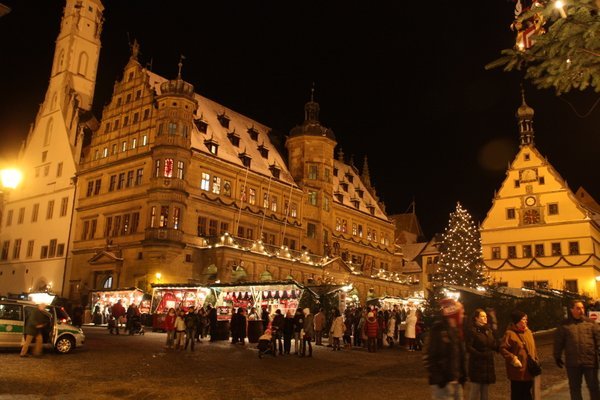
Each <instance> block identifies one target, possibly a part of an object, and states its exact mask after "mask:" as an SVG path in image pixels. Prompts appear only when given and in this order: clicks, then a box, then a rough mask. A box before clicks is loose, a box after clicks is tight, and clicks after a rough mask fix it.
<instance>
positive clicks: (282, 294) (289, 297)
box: [210, 280, 318, 319]
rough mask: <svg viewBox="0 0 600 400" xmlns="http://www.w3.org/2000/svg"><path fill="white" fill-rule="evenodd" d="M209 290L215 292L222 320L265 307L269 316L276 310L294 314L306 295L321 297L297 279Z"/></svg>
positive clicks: (234, 284) (219, 286) (234, 285)
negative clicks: (238, 311) (238, 310)
mask: <svg viewBox="0 0 600 400" xmlns="http://www.w3.org/2000/svg"><path fill="white" fill-rule="evenodd" d="M210 287H211V289H213V290H215V293H216V297H217V302H216V306H217V309H218V310H219V319H227V318H231V314H232V313H233V312H234V311H235V310H237V309H238V308H239V307H243V308H245V309H249V308H252V307H256V309H257V310H261V309H263V308H266V309H267V311H268V312H269V314H270V315H272V314H274V313H275V311H276V310H281V313H282V314H283V315H285V313H286V312H287V311H291V312H292V314H293V313H295V312H296V309H297V308H298V307H299V305H300V300H301V299H302V296H303V295H304V293H305V292H308V293H310V295H314V296H316V297H318V296H317V295H316V293H314V292H313V291H311V290H310V289H307V288H306V287H305V286H304V285H301V284H299V283H298V282H296V281H294V280H287V281H269V282H243V283H231V284H226V283H221V284H219V283H217V284H212V285H211V286H210Z"/></svg>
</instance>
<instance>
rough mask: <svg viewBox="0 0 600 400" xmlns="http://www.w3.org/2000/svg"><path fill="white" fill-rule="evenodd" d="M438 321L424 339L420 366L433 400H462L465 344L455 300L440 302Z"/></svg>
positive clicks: (459, 305)
mask: <svg viewBox="0 0 600 400" xmlns="http://www.w3.org/2000/svg"><path fill="white" fill-rule="evenodd" d="M440 305H441V310H440V311H441V318H439V319H438V320H437V321H436V322H435V323H434V325H433V326H432V327H431V330H430V331H429V334H428V335H427V339H426V340H425V349H424V352H425V354H424V355H423V364H424V365H425V369H426V370H427V372H428V374H429V385H431V390H432V398H434V399H446V398H448V399H454V398H456V399H462V397H463V385H464V383H465V381H466V380H467V373H466V368H465V365H466V363H465V344H464V340H463V334H462V320H463V315H464V309H463V306H462V304H461V303H459V302H458V301H456V300H454V299H451V298H446V299H442V300H440Z"/></svg>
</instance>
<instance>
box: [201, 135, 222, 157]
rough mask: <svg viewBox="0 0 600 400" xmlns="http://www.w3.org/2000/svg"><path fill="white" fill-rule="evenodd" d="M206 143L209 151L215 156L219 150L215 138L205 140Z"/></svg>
mask: <svg viewBox="0 0 600 400" xmlns="http://www.w3.org/2000/svg"><path fill="white" fill-rule="evenodd" d="M204 145H205V146H206V148H207V149H208V151H210V152H211V153H212V154H214V155H215V156H216V155H217V152H218V151H219V144H218V143H217V142H216V141H215V140H214V139H213V138H210V139H207V140H205V141H204Z"/></svg>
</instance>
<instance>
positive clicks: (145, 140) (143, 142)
mask: <svg viewBox="0 0 600 400" xmlns="http://www.w3.org/2000/svg"><path fill="white" fill-rule="evenodd" d="M147 144H148V136H147V135H144V136H142V146H146V145H147Z"/></svg>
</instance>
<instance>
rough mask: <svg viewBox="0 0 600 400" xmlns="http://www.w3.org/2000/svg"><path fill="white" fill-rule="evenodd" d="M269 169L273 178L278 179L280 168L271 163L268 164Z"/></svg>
mask: <svg viewBox="0 0 600 400" xmlns="http://www.w3.org/2000/svg"><path fill="white" fill-rule="evenodd" d="M269 170H270V171H271V174H272V175H273V178H275V179H279V175H280V173H281V168H279V167H278V166H277V165H275V164H271V165H269Z"/></svg>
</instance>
